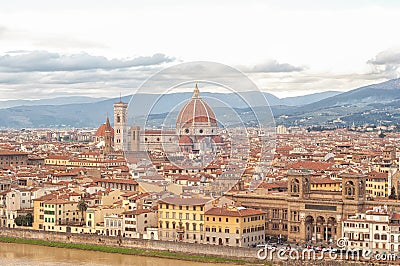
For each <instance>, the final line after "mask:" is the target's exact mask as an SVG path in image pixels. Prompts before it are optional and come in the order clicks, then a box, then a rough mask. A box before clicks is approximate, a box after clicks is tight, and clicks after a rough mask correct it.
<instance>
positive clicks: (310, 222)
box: [305, 215, 315, 241]
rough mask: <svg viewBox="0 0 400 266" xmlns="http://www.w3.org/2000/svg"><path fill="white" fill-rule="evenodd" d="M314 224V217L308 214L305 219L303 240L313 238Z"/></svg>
mask: <svg viewBox="0 0 400 266" xmlns="http://www.w3.org/2000/svg"><path fill="white" fill-rule="evenodd" d="M314 225H315V219H314V217H312V216H311V215H308V216H307V217H306V219H305V228H306V230H305V233H306V236H305V240H306V241H312V240H313V238H314V234H315V232H314Z"/></svg>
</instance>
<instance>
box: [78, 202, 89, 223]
mask: <svg viewBox="0 0 400 266" xmlns="http://www.w3.org/2000/svg"><path fill="white" fill-rule="evenodd" d="M87 208H88V205H87V203H86V201H85V200H84V199H81V200H80V201H79V202H78V210H79V211H80V212H81V214H82V218H81V224H82V222H83V221H84V214H85V212H86V210H87Z"/></svg>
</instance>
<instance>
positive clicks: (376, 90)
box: [277, 79, 400, 126]
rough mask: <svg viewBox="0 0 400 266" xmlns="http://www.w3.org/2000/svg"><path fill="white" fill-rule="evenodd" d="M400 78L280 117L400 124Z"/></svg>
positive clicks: (293, 121) (299, 122) (283, 121)
mask: <svg viewBox="0 0 400 266" xmlns="http://www.w3.org/2000/svg"><path fill="white" fill-rule="evenodd" d="M399 110H400V79H393V80H389V81H386V82H382V83H378V84H372V85H369V86H364V87H361V88H357V89H354V90H351V91H348V92H344V93H341V94H338V95H335V96H333V97H329V98H326V99H323V100H320V101H318V102H314V103H311V104H307V105H304V106H299V107H296V108H294V109H292V110H290V112H288V113H287V116H288V117H284V118H279V119H277V121H278V123H281V124H286V125H318V124H333V123H334V122H335V121H339V122H340V121H343V122H340V123H341V124H342V125H347V126H348V125H351V124H353V123H355V124H357V125H361V124H365V123H368V124H382V123H383V124H387V125H390V124H391V125H397V124H399V123H400V111H399ZM338 119H339V120H338Z"/></svg>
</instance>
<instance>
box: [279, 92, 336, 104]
mask: <svg viewBox="0 0 400 266" xmlns="http://www.w3.org/2000/svg"><path fill="white" fill-rule="evenodd" d="M339 94H341V92H339V91H325V92H319V93H313V94H308V95H304V96H297V97H287V98H283V99H281V104H282V105H288V106H301V105H307V104H311V103H315V102H318V101H321V100H323V99H326V98H329V97H333V96H336V95H339Z"/></svg>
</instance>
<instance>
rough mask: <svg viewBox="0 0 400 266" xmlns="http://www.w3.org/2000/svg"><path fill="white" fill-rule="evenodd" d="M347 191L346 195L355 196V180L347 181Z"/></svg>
mask: <svg viewBox="0 0 400 266" xmlns="http://www.w3.org/2000/svg"><path fill="white" fill-rule="evenodd" d="M344 189H345V192H346V196H354V194H355V187H354V182H353V181H351V180H349V181H347V182H346V183H345V187H344Z"/></svg>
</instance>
